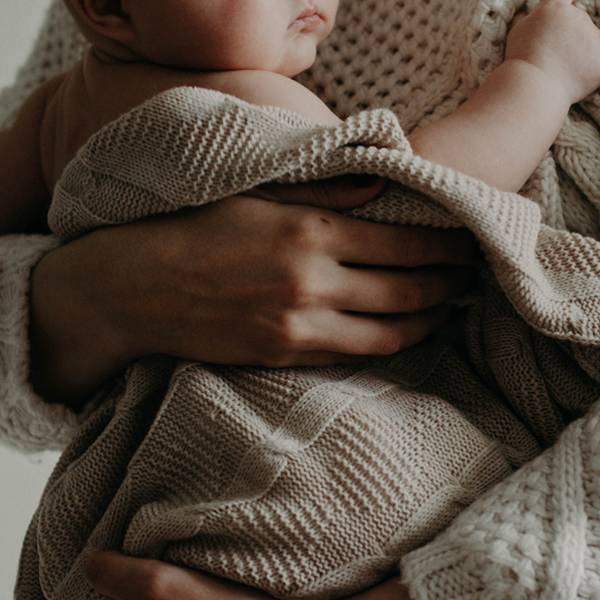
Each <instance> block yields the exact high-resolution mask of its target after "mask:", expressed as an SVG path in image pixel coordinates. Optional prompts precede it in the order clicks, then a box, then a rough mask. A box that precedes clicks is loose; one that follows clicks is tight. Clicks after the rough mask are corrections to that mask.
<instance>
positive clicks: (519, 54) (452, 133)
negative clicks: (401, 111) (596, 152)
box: [410, 0, 600, 192]
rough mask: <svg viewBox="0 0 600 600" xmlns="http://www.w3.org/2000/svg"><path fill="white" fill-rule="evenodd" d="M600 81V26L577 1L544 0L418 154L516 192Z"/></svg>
mask: <svg viewBox="0 0 600 600" xmlns="http://www.w3.org/2000/svg"><path fill="white" fill-rule="evenodd" d="M599 86H600V30H598V28H597V27H596V26H595V25H594V23H593V22H592V20H591V19H590V17H589V16H588V15H587V14H586V13H584V12H583V11H581V10H579V9H578V8H576V7H574V6H573V3H572V0H542V1H541V2H540V4H539V5H538V6H537V7H536V8H535V9H534V10H533V11H532V12H531V14H529V15H528V16H526V17H521V18H520V20H519V21H518V22H517V23H516V24H515V26H514V27H513V29H512V30H511V32H510V34H509V36H508V42H507V51H506V57H505V62H504V63H503V64H502V65H501V66H500V67H498V68H497V69H496V70H495V71H494V72H493V73H492V74H491V75H490V77H489V78H488V79H487V80H486V82H485V83H484V84H483V85H482V86H481V87H480V88H479V89H478V90H477V92H476V93H475V94H474V95H473V96H472V97H471V98H470V99H469V100H468V101H467V102H466V103H465V104H463V105H462V106H461V107H460V108H459V109H458V110H457V111H456V112H455V113H453V114H452V115H450V116H449V117H447V118H445V119H443V120H440V121H438V122H436V123H433V124H432V125H429V126H427V127H424V128H422V129H417V130H415V131H414V132H413V134H412V135H411V136H410V141H411V144H412V146H413V150H414V151H415V153H416V154H418V155H420V156H422V157H424V158H427V159H429V160H431V161H434V162H437V163H441V164H444V165H446V166H449V167H452V168H455V169H457V170H459V171H462V172H463V173H466V174H468V175H471V176H474V177H477V178H478V179H481V180H483V181H485V182H486V183H488V184H489V185H492V186H494V187H496V188H499V189H501V190H506V191H512V192H517V191H519V190H520V189H521V187H522V186H523V184H524V183H525V182H526V181H527V179H528V178H529V177H530V175H531V174H532V173H533V171H534V170H535V168H536V166H537V165H538V164H539V162H540V161H541V159H542V158H543V156H544V154H545V152H546V151H547V150H548V148H550V146H551V145H552V143H553V142H554V140H555V139H556V136H557V135H558V133H559V131H560V129H561V127H562V125H563V123H564V120H565V117H566V116H567V113H568V111H569V108H570V107H571V105H572V104H574V103H576V102H579V101H581V100H583V99H584V98H586V97H587V96H588V95H589V94H591V93H592V92H594V91H595V90H596V89H597V88H598V87H599Z"/></svg>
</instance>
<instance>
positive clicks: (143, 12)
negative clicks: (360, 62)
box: [66, 0, 339, 77]
mask: <svg viewBox="0 0 600 600" xmlns="http://www.w3.org/2000/svg"><path fill="white" fill-rule="evenodd" d="M66 3H67V5H68V6H69V9H70V10H71V12H72V13H73V15H74V16H75V18H76V20H77V22H78V23H79V25H80V26H81V29H82V30H83V32H84V33H85V34H86V35H87V37H88V38H89V39H90V41H91V42H92V44H93V45H94V46H96V47H97V48H98V49H99V50H101V51H102V53H103V54H105V55H108V56H109V57H111V58H114V59H116V60H146V61H150V62H153V63H158V64H161V65H165V66H169V67H179V68H186V69H193V70H200V71H231V70H238V69H258V70H263V71H272V72H274V73H280V74H282V75H287V76H289V77H293V76H295V75H297V74H299V73H301V72H302V71H304V70H306V69H308V68H309V67H310V66H311V65H312V64H313V62H314V60H315V57H316V51H317V46H318V45H319V44H320V43H321V42H322V41H323V40H324V39H325V38H326V37H327V36H328V35H329V34H330V33H331V30H332V29H333V27H334V23H335V17H336V13H337V8H338V3H339V0H66ZM300 16H303V17H304V18H301V19H298V17H300Z"/></svg>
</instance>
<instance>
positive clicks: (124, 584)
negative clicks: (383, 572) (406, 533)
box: [86, 552, 410, 600]
mask: <svg viewBox="0 0 600 600" xmlns="http://www.w3.org/2000/svg"><path fill="white" fill-rule="evenodd" d="M86 567H87V568H86V573H87V576H88V578H89V580H90V582H91V583H92V585H93V586H94V588H95V589H96V591H97V592H99V593H100V594H103V595H104V596H107V597H108V598H111V600H151V599H152V600H172V599H173V598H177V600H270V599H271V596H267V595H266V594H264V593H262V592H259V591H257V590H254V589H252V588H248V587H245V586H241V585H238V584H235V583H233V582H230V581H226V580H222V579H218V578H216V577H212V576H210V575H205V574H203V573H198V572H196V571H188V570H186V569H180V568H179V567H175V566H173V565H169V564H166V563H161V562H159V561H154V560H144V559H139V558H131V557H129V556H124V555H122V554H117V553H116V552H98V553H96V554H94V555H92V556H91V557H90V558H89V559H88V562H87V564H86ZM349 600H410V597H409V596H408V591H407V590H406V588H405V587H404V586H403V585H402V584H401V583H400V582H399V581H398V579H397V578H393V579H390V580H388V581H385V582H383V583H381V584H379V585H377V586H375V587H374V588H371V589H370V590H367V591H366V592H363V593H361V594H358V595H356V596H352V598H351V599H349Z"/></svg>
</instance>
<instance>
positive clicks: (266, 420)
mask: <svg viewBox="0 0 600 600" xmlns="http://www.w3.org/2000/svg"><path fill="white" fill-rule="evenodd" d="M383 4H385V2H382V5H383ZM388 4H390V3H389V2H388ZM391 4H394V3H393V2H392V3H391ZM404 4H405V3H404V2H403V3H402V5H403V6H404ZM421 4H429V3H422V2H421ZM475 4H476V3H473V7H474V8H475V9H476V12H475V14H476V18H480V17H481V18H483V19H486V18H489V19H496V20H498V21H499V22H501V23H504V25H506V21H507V20H509V19H510V17H511V16H512V14H514V10H515V9H516V7H517V3H510V6H509V3H508V2H502V3H497V4H498V6H496V7H495V11H493V12H492V13H488V12H487V11H488V10H489V9H490V6H489V3H487V4H486V3H485V2H481V5H482V6H481V7H479V8H481V10H482V11H483V12H478V11H479V8H478V7H476V6H475ZM592 4H593V3H592ZM484 5H485V6H484ZM499 8H502V9H503V10H499ZM431 10H433V8H432V9H431ZM343 14H344V13H342V15H343ZM346 15H348V16H347V19H348V21H346V22H344V21H343V22H342V24H345V25H346V27H345V28H344V29H343V33H342V34H340V35H350V34H349V33H348V31H349V30H351V28H352V26H353V25H354V26H355V25H356V20H355V17H356V15H355V14H354V15H353V16H351V11H350V10H349V11H348V13H346ZM335 43H339V39H338V40H336V39H334V40H333V41H332V44H335ZM480 51H481V56H482V57H483V58H482V60H483V59H485V61H487V62H486V63H485V64H483V65H479V66H480V67H481V68H483V70H485V68H488V69H489V66H490V65H492V64H493V63H494V61H495V62H498V60H499V57H500V59H501V50H498V45H497V44H493V43H490V44H489V45H485V47H482V48H480ZM498 52H500V54H498ZM454 67H456V69H457V73H458V74H460V76H461V77H463V78H464V77H466V74H467V73H468V72H469V70H468V69H467V70H465V68H464V65H458V66H457V65H454ZM469 68H470V69H471V68H473V65H472V64H470V63H469ZM417 73H418V70H417ZM415 77H418V74H417V75H415ZM461 81H463V79H461ZM459 87H460V86H459ZM457 89H458V88H457ZM447 100H448V97H444V102H446V105H445V110H447V109H448V105H447ZM594 102H595V100H592V101H591V102H589V103H587V104H584V105H582V106H580V107H578V108H577V109H575V110H574V112H573V113H572V116H571V117H570V118H569V120H568V122H567V123H566V125H565V128H564V130H563V132H562V133H561V137H560V138H559V141H558V143H557V145H556V146H555V148H554V149H553V152H552V153H549V154H548V156H547V157H546V159H545V160H544V163H543V164H542V165H541V167H540V169H539V170H538V172H537V173H536V175H535V176H534V177H533V178H532V180H531V182H530V183H529V185H528V188H527V189H526V193H527V195H528V196H529V198H531V199H528V198H526V197H524V196H519V195H515V194H508V193H502V192H499V191H497V190H494V189H491V188H489V187H488V186H486V185H485V184H483V183H482V182H479V181H477V180H474V179H471V178H469V177H467V176H465V175H463V174H460V173H458V172H455V171H452V170H449V169H446V168H443V167H440V166H438V165H434V164H432V163H429V162H427V161H425V160H423V159H421V158H419V157H416V156H414V155H413V154H412V152H411V149H410V146H409V144H408V143H407V141H406V138H405V136H404V132H403V129H402V127H401V125H400V123H399V121H398V119H397V116H396V115H395V113H394V112H392V111H389V110H385V109H378V110H370V111H363V112H360V113H358V114H354V115H353V116H351V117H349V118H348V119H347V120H346V121H345V122H344V123H343V124H341V125H339V126H337V127H330V128H324V127H320V126H315V125H314V124H311V123H310V122H308V121H307V120H306V119H304V118H302V117H300V116H299V115H296V114H295V113H292V112H289V111H285V110H283V109H276V108H260V107H256V106H253V105H250V104H247V103H245V102H242V101H240V100H237V99H235V98H232V97H230V96H226V95H223V94H220V93H218V92H214V91H207V90H199V89H192V88H181V89H177V90H172V91H170V92H167V93H164V94H162V95H160V96H158V97H156V98H154V99H153V100H151V101H149V102H148V103H146V104H145V105H143V106H142V107H140V108H138V109H136V110H134V111H132V112H131V113H129V114H128V115H126V116H124V117H122V118H121V119H119V120H118V121H116V122H115V123H113V124H110V125H108V126H107V127H106V128H104V129H103V130H102V131H101V132H99V133H98V134H97V135H96V136H94V138H93V139H92V140H91V141H90V142H89V143H88V144H87V146H86V147H85V148H83V149H82V150H81V152H80V153H79V155H78V157H77V158H76V159H75V160H74V161H73V162H72V163H71V165H70V166H69V167H68V168H67V170H66V172H65V174H64V176H63V178H62V180H61V182H60V184H59V186H58V188H57V191H56V195H55V199H54V203H53V206H52V209H51V215H50V222H51V225H52V227H53V229H54V231H55V232H56V233H57V234H59V235H61V236H63V237H65V238H69V237H72V236H76V235H79V234H81V233H83V232H85V231H89V230H91V229H94V228H97V227H101V226H105V225H109V224H116V223H125V222H130V221H133V220H136V219H139V218H142V217H144V216H147V215H150V214H157V213H165V212H171V211H174V210H177V209H179V208H182V207H187V206H199V205H202V204H205V203H207V202H214V201H218V200H219V199H222V198H225V197H228V196H230V195H232V194H236V193H239V192H242V191H246V190H249V189H251V188H254V187H256V186H257V185H260V184H261V183H264V182H270V181H278V182H299V181H311V180H315V179H320V178H325V177H332V176H335V175H340V174H344V173H375V174H378V175H380V176H383V177H386V178H388V179H389V180H391V181H392V182H393V183H392V184H391V185H390V188H389V189H388V191H387V192H386V194H385V195H384V196H383V197H382V198H380V199H379V200H377V201H375V202H372V203H371V204H369V205H368V206H366V207H363V208H361V209H359V210H356V211H353V213H352V214H353V215H354V216H356V217H358V218H366V219H370V220H373V221H379V222H386V223H402V224H415V225H429V226H435V227H458V226H463V227H468V228H469V229H470V230H471V231H472V232H473V233H474V234H475V235H476V237H477V238H478V240H479V242H480V244H481V247H482V249H483V251H484V253H485V256H486V262H487V266H486V267H485V268H484V269H482V272H481V293H480V295H479V296H478V298H477V301H476V303H475V304H474V306H472V307H471V308H470V309H469V311H468V314H467V316H466V317H465V318H464V321H463V322H461V323H460V324H459V325H457V326H456V327H453V328H450V329H448V330H447V331H444V332H442V333H440V334H439V335H437V336H435V337H434V338H433V339H431V340H430V341H428V342H426V343H424V344H421V345H420V346H418V347H416V348H413V349H411V350H409V351H406V352H403V353H401V354H399V355H397V356H395V357H393V358H392V359H389V360H388V359H386V360H381V361H374V362H373V363H369V364H365V365H363V366H362V367H360V368H358V367H346V366H344V367H331V368H321V369H312V368H311V369H284V370H266V369H258V368H237V367H226V366H210V365H205V364H197V363H179V364H176V363H175V362H174V361H172V360H170V359H163V358H150V359H147V360H143V361H140V362H139V363H138V364H136V365H134V366H132V367H131V369H130V370H129V372H128V374H127V377H126V379H125V380H124V382H123V384H122V386H119V387H117V388H115V389H114V390H112V392H111V393H110V394H108V395H107V398H106V400H105V402H104V403H103V404H102V405H101V406H100V407H99V408H98V410H97V411H96V412H95V413H94V414H93V415H92V417H91V418H90V419H89V421H88V422H87V423H86V424H85V426H84V427H83V428H82V429H81V431H80V433H79V435H78V436H77V438H76V439H75V440H74V441H73V443H72V444H71V445H70V447H69V448H68V449H67V450H66V452H65V453H64V455H63V457H62V459H61V461H60V462H59V465H58V466H57V469H56V471H55V473H54V474H53V476H52V478H51V480H50V482H49V484H48V486H47V488H46V490H45V492H44V496H43V498H42V500H41V503H40V506H39V509H38V511H37V512H36V515H35V517H34V519H33V522H32V524H31V527H30V529H29V532H28V535H27V538H26V541H25V546H24V550H23V555H22V562H21V570H20V576H19V581H18V584H17V595H16V597H17V600H42V599H43V598H48V599H52V600H54V599H56V600H58V599H60V600H81V599H82V598H95V597H97V596H95V595H94V593H93V592H92V591H91V589H90V588H89V586H88V584H87V583H86V582H85V581H84V579H83V576H82V570H81V562H82V557H83V556H84V554H85V552H86V551H87V550H88V549H90V548H118V549H123V550H124V551H126V552H127V553H130V554H133V555H137V556H149V557H158V558H161V559H164V560H168V561H172V562H174V563H177V564H180V565H185V566H189V567H193V568H197V569H201V570H203V571H208V572H211V573H215V574H217V575H220V576H224V577H228V578H230V579H234V580H237V581H240V582H243V583H246V584H249V585H252V586H255V587H258V588H261V589H263V590H265V591H267V592H269V593H271V594H273V595H275V596H277V597H285V598H333V597H343V596H347V595H349V594H351V593H354V592H357V591H359V590H361V589H365V588H366V587H368V586H370V585H372V584H374V583H376V582H378V581H380V580H382V579H383V578H385V577H386V576H388V575H389V574H391V573H393V572H394V571H395V570H396V569H397V568H398V563H399V561H400V559H401V558H402V557H405V558H404V561H403V569H404V572H405V574H408V576H409V577H411V580H410V583H411V593H412V594H413V595H414V596H415V597H419V598H428V597H436V598H437V597H444V598H482V599H483V598H486V599H487V598H498V599H500V598H503V599H506V598H537V597H546V598H551V599H558V598H578V597H582V598H584V597H585V598H591V597H595V596H594V594H597V593H600V577H599V575H598V573H599V570H598V566H597V565H598V553H599V552H600V546H599V544H598V535H599V534H598V531H600V521H599V520H598V519H599V517H600V515H599V514H598V512H599V511H600V479H599V476H600V461H599V460H598V458H597V455H598V454H597V453H598V451H600V421H599V416H598V415H599V414H600V404H596V401H597V400H598V399H599V398H600V386H599V385H598V383H599V382H600V360H599V359H600V352H599V351H598V347H599V346H600V242H598V241H596V234H597V232H598V219H597V212H596V211H597V208H596V207H597V203H598V202H599V201H600V177H598V175H597V174H598V173H600V169H599V168H598V167H599V166H600V165H599V164H598V162H599V158H598V157H600V136H599V135H598V130H597V118H598V117H599V116H600V110H599V109H597V108H596V106H597V105H596V104H595V103H594ZM598 105H600V103H599V104H598ZM434 115H435V110H432V112H431V116H432V118H434ZM575 230H577V231H575ZM583 415H587V416H585V417H584V418H581V419H580V420H579V421H576V422H575V423H573V425H571V426H570V427H569V428H567V430H566V431H565V432H564V434H563V435H562V437H560V439H559V436H560V434H561V432H562V431H563V430H564V429H565V427H566V425H567V424H568V423H569V422H571V421H573V420H574V419H576V418H578V417H582V416H583ZM553 444H555V446H554V447H553V448H552V449H551V450H549V451H548V452H546V453H545V454H542V455H541V456H539V458H537V459H536V461H535V462H533V463H531V464H529V465H527V466H525V467H524V468H523V469H521V470H520V471H518V472H517V473H516V474H515V475H512V476H511V477H510V479H509V483H508V484H502V485H503V487H502V488H498V489H496V490H494V491H493V492H489V493H488V494H484V495H483V496H482V494H483V493H484V492H485V491H486V490H488V489H489V488H490V487H491V486H492V485H493V484H495V483H497V482H499V481H500V480H503V479H504V478H506V477H507V476H509V475H510V473H511V472H512V469H513V468H514V467H519V466H521V465H523V464H524V463H526V462H527V461H529V460H530V459H533V458H534V457H536V456H538V455H540V453H541V452H542V450H543V449H544V448H546V447H550V446H552V445H553ZM480 496H482V497H481V499H480V500H479V501H478V502H477V503H476V504H475V505H473V507H471V509H470V510H469V511H468V512H467V513H466V514H465V515H464V516H462V517H460V518H459V519H458V520H457V521H456V522H455V524H453V525H452V526H451V527H450V528H449V529H448V530H447V531H446V532H445V533H443V534H442V536H441V537H440V540H441V543H439V544H438V545H437V551H436V552H437V554H436V555H435V556H432V555H431V554H429V555H428V554H427V548H425V549H424V550H423V551H422V552H421V554H420V553H419V551H418V550H417V551H416V552H411V551H414V550H415V549H418V548H420V547H421V546H423V545H424V544H425V543H426V542H428V541H429V540H431V539H432V538H433V537H434V536H435V535H436V534H438V533H439V532H441V531H442V530H444V529H445V528H446V527H447V526H448V524H449V523H450V522H451V521H452V519H453V518H454V517H456V516H457V515H458V514H459V513H460V512H461V511H462V510H463V509H464V508H465V507H466V506H467V505H469V504H471V503H472V502H473V501H474V500H475V499H476V498H478V497H480ZM516 515H518V516H520V517H521V521H520V523H521V527H520V529H516V528H514V527H511V520H514V519H515V516H516ZM523 515H525V518H523ZM425 563H428V564H429V567H428V570H427V573H428V577H427V580H425V581H421V582H418V577H417V576H415V573H416V574H417V575H418V573H419V572H420V571H419V569H421V567H422V565H423V564H425ZM450 565H451V566H452V568H453V569H454V571H453V572H452V576H451V577H448V574H447V570H448V569H449V568H450ZM457 565H458V566H457ZM445 566H446V567H447V569H445ZM457 573H458V574H457ZM419 583H420V584H421V585H419Z"/></svg>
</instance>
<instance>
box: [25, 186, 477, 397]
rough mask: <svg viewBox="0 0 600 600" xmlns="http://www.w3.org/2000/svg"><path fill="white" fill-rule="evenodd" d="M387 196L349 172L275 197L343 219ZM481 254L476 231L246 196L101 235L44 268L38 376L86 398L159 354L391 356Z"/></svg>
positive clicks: (37, 322)
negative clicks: (403, 223) (364, 217)
mask: <svg viewBox="0 0 600 600" xmlns="http://www.w3.org/2000/svg"><path fill="white" fill-rule="evenodd" d="M381 187H382V184H381V182H375V183H374V185H373V186H372V187H370V188H369V187H362V188H360V187H357V186H356V185H354V184H353V183H352V182H351V181H349V180H348V179H347V178H343V179H338V180H331V181H328V182H323V183H319V184H312V185H305V186H300V185H299V186H296V187H295V189H294V190H292V188H291V187H288V188H286V187H282V188H275V187H273V188H272V189H271V190H270V191H269V193H270V194H272V195H273V199H276V200H279V199H281V200H286V199H289V198H290V197H291V198H292V202H298V203H300V202H301V201H302V199H303V198H304V199H306V200H307V201H308V202H310V203H311V204H313V205H315V206H321V207H326V208H336V209H342V208H351V207H354V206H359V205H361V204H363V203H365V202H367V201H368V200H370V199H373V198H375V197H376V196H377V195H378V194H379V193H380V192H381ZM476 256H477V249H476V245H475V243H474V241H473V239H472V238H471V237H470V236H469V235H467V234H466V233H464V232H459V231H435V230H426V229H419V228H409V227H394V226H389V225H378V224H373V223H367V222H363V221H359V220H356V219H353V218H349V217H345V216H343V215H340V214H339V213H337V212H333V211H330V210H325V209H324V208H314V207H310V206H300V205H296V204H294V205H285V204H274V203H272V202H267V201H265V200H262V199H257V198H252V197H249V196H248V197H236V198H230V199H228V200H225V201H221V202H218V203H216V204H213V205H209V206H207V207H204V208H201V209H195V210H186V211H182V212H180V213H177V214H175V215H171V216H166V217H161V218H154V219H150V220H147V221H144V222H139V223H134V224H131V225H126V226H122V227H116V228H107V229H103V230H99V231H96V232H94V233H92V234H90V235H87V236H85V237H83V238H80V239H79V240H77V241H75V242H73V243H71V244H68V245H66V246H63V247H61V248H59V249H57V250H56V251H54V252H52V253H51V254H49V255H48V256H47V257H46V258H45V259H44V260H42V262H41V263H40V264H39V265H38V267H37V269H36V270H35V273H34V277H33V289H32V299H31V301H32V325H31V337H32V347H33V359H34V360H33V363H34V381H35V383H36V385H37V387H38V388H39V389H40V390H41V391H42V392H43V393H44V394H45V397H54V398H56V399H57V400H60V401H62V402H64V401H65V399H70V401H71V403H72V404H77V403H79V402H80V401H81V399H82V398H85V396H86V394H89V393H90V392H92V391H93V390H95V389H97V388H98V386H99V385H100V384H101V383H102V382H103V381H105V380H106V379H108V378H109V377H111V376H113V375H114V374H115V373H118V372H119V370H120V369H122V368H123V367H124V366H126V365H127V364H128V363H130V362H131V361H133V360H135V359H136V358H139V357H140V356H144V355H148V354H157V353H159V354H170V355H173V356H177V357H181V358H188V359H192V360H197V361H205V362H213V363H225V364H253V365H260V366H270V367H284V366H299V365H326V364H335V363H342V362H348V361H356V360H359V359H360V357H364V356H366V355H386V354H393V353H395V352H397V351H399V350H401V349H402V348H405V347H407V346H410V345H413V344H415V343H417V342H419V341H421V340H422V339H424V338H425V337H427V336H428V335H429V334H430V333H432V332H433V331H434V330H435V329H436V328H437V327H439V326H440V325H441V324H442V323H443V322H444V321H445V320H446V319H447V317H448V310H447V309H446V308H444V307H443V303H444V302H445V301H446V300H448V299H449V298H451V297H453V296H456V295H458V294H461V293H463V292H464V291H465V290H466V289H467V288H468V286H469V284H470V280H471V271H470V270H469V269H468V268H465V267H468V266H469V265H472V264H473V262H474V261H475V260H476ZM398 268H401V269H398ZM407 268H410V269H407ZM91 274H93V276H90V275H91ZM65 307H67V310H65Z"/></svg>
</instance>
